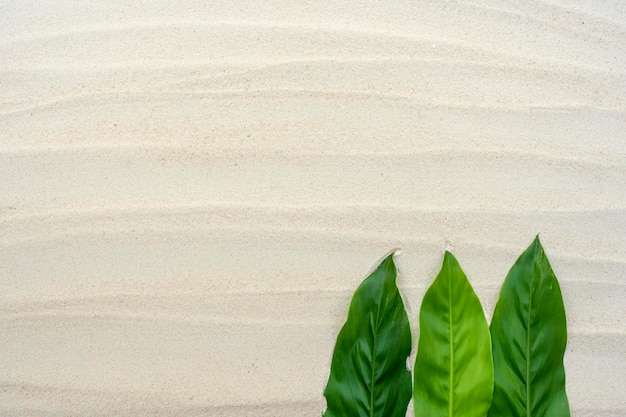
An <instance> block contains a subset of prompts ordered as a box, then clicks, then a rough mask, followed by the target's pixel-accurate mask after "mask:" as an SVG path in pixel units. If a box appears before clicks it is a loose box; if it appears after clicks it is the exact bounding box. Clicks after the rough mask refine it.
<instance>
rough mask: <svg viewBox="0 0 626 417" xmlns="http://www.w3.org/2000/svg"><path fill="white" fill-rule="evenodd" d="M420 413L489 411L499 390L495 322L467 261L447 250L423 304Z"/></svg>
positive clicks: (442, 416) (477, 415)
mask: <svg viewBox="0 0 626 417" xmlns="http://www.w3.org/2000/svg"><path fill="white" fill-rule="evenodd" d="M414 372H415V383H414V392H413V405H414V408H415V416H416V417H461V416H463V417H485V416H486V415H487V412H488V410H489V405H490V404H491V397H492V394H493V364H492V358H491V340H490V337H489V327H488V326H487V320H486V319H485V315H484V313H483V309H482V306H481V305H480V301H479V300H478V297H476V293H474V290H473V289H472V286H471V285H470V283H469V281H468V280H467V277H466V276H465V274H464V273H463V270H462V269H461V266H460V265H459V263H458V262H457V260H456V259H455V258H454V256H452V254H451V253H449V252H446V254H445V257H444V260H443V266H442V268H441V272H439V275H437V278H436V279H435V282H433V284H432V285H431V287H430V288H429V289H428V291H426V295H424V300H423V301H422V307H421V310H420V338H419V344H418V351H417V358H416V359H415V369H414Z"/></svg>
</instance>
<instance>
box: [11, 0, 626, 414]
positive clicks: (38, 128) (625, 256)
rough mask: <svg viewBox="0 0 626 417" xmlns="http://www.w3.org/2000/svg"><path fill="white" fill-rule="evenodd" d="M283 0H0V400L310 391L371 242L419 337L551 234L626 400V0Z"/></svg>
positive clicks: (580, 351)
mask: <svg viewBox="0 0 626 417" xmlns="http://www.w3.org/2000/svg"><path fill="white" fill-rule="evenodd" d="M294 3H296V2H289V1H284V0H269V1H258V2H233V1H194V0H191V1H182V0H179V1H158V2H156V1H155V2H127V1H121V0H109V1H97V2H85V1H70V0H65V1H54V0H50V1H45V2H40V1H0V290H1V291H0V385H1V389H0V416H6V417H18V416H63V417H70V416H133V417H142V416H154V415H159V416H171V417H174V416H219V417H231V416H232V417H244V416H250V417H252V416H254V417H264V416H267V417H270V416H271V417H294V416H311V417H313V416H319V415H320V413H321V412H322V411H323V410H324V407H325V403H324V398H323V396H322V391H323V389H324V386H325V384H326V380H327V378H328V372H329V366H330V360H331V354H332V349H333V346H334V341H335V338H336V336H337V333H338V331H339V329H340V327H341V325H342V324H343V321H344V320H345V317H346V313H347V307H348V304H349V302H350V297H351V296H352V293H353V291H354V289H355V288H356V287H357V285H358V284H359V283H360V281H361V280H362V279H363V278H364V277H365V276H366V274H367V273H368V271H369V270H371V268H373V267H374V266H375V265H376V263H377V262H378V260H380V259H381V258H382V257H383V256H384V255H385V254H387V253H388V252H389V251H391V250H398V253H397V256H396V261H397V264H398V268H399V272H400V276H399V279H398V284H399V286H400V287H401V291H402V294H403V297H404V299H405V301H406V305H407V309H408V312H409V315H410V319H411V323H412V330H413V337H414V340H415V341H417V337H418V334H419V333H418V329H417V322H418V320H417V315H418V312H419V305H420V303H421V299H422V296H423V294H424V291H425V289H426V288H427V287H428V285H430V283H431V282H432V280H433V279H434V277H435V275H436V273H437V271H438V269H439V267H440V263H441V260H442V255H443V252H444V250H445V249H451V250H453V251H454V253H455V255H456V256H457V258H458V259H459V261H460V262H461V264H462V266H463V267H464V269H465V271H466V273H467V275H468V277H469V279H470V281H471V282H472V284H473V286H474V288H475V290H476V292H477V294H478V296H479V297H480V299H481V301H482V302H483V306H484V309H485V312H486V314H487V316H488V318H489V319H490V317H491V314H492V312H493V308H494V306H495V302H496V299H497V296H498V291H499V289H500V286H501V284H502V282H503V280H504V277H505V275H506V273H507V271H508V269H509V268H510V267H511V265H512V264H513V262H514V261H515V259H516V257H517V256H518V255H519V254H520V253H521V252H522V251H523V250H524V249H525V248H526V246H527V245H528V244H530V242H531V241H532V239H533V238H534V236H535V234H537V233H540V234H541V239H542V242H543V244H544V246H545V248H546V251H547V254H548V256H549V258H550V260H551V261H552V265H553V268H554V270H555V271H556V274H557V276H558V277H559V279H560V282H561V286H562V290H563V297H564V300H565V306H566V310H567V319H568V330H569V341H568V347H567V352H566V356H565V366H566V373H567V391H568V395H569V399H570V404H571V408H572V415H573V416H574V417H592V416H593V417H609V416H610V417H618V416H619V417H625V416H626V396H625V395H624V392H625V391H626V384H625V382H624V381H626V362H625V361H624V359H625V358H626V185H625V184H626V162H625V161H626V7H625V5H626V3H625V2H623V1H619V0H613V1H611V0H607V1H599V0H589V1H586V0H580V1H576V2H572V1H565V0H539V1H524V2H519V1H512V0H504V1H499V2H487V1H485V0H475V1H473V0H470V1H462V2H457V1H419V2H418V1H406V2H405V1H391V2H379V3H362V2H358V1H356V0H345V1H337V2H332V3H333V5H332V6H327V7H320V6H318V5H316V3H315V2H308V3H307V2H298V3H297V4H294ZM410 413H411V411H410ZM408 415H411V414H408Z"/></svg>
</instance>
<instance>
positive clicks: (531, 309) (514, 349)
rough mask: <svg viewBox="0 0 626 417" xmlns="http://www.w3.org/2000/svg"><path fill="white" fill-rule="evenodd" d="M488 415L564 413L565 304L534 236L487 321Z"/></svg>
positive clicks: (563, 416)
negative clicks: (490, 386)
mask: <svg viewBox="0 0 626 417" xmlns="http://www.w3.org/2000/svg"><path fill="white" fill-rule="evenodd" d="M491 337H492V343H493V360H494V370H495V388H494V396H493V403H492V405H491V409H490V410H489V417H500V416H502V417H505V416H506V417H542V416H550V417H568V416H569V415H570V412H569V404H568V401H567V394H566V392H565V368H564V366H563V355H564V353H565V345H566V343H567V327H566V321H565V307H564V305H563V298H562V296H561V289H560V287H559V283H558V281H557V279H556V276H555V275H554V272H553V271H552V267H551V266H550V263H549V262H548V258H547V257H546V254H545V252H544V250H543V247H542V246H541V242H540V241H539V237H536V238H535V240H534V241H533V243H532V244H531V245H530V246H529V247H528V249H526V251H525V252H524V253H523V254H522V255H521V256H520V257H519V259H518V260H517V262H515V265H513V267H512V268H511V270H510V271H509V274H508V275H507V278H506V280H505V281H504V284H503V285H502V290H501V292H500V298H499V300H498V303H497V305H496V309H495V311H494V314H493V319H492V321H491Z"/></svg>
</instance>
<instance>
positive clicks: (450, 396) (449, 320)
mask: <svg viewBox="0 0 626 417" xmlns="http://www.w3.org/2000/svg"><path fill="white" fill-rule="evenodd" d="M447 266H448V332H449V337H450V381H449V394H448V395H449V397H448V416H449V417H452V410H453V409H454V407H453V405H452V404H453V403H452V401H453V394H454V389H453V385H452V384H453V383H454V348H453V343H454V339H453V334H452V333H453V332H452V274H451V273H450V260H448V265H447Z"/></svg>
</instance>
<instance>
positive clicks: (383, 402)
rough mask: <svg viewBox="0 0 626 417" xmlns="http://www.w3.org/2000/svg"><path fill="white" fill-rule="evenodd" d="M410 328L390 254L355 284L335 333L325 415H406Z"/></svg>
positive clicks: (408, 395) (409, 395) (372, 416)
mask: <svg viewBox="0 0 626 417" xmlns="http://www.w3.org/2000/svg"><path fill="white" fill-rule="evenodd" d="M410 351H411V330H410V328H409V320H408V317H407V315H406V311H405V310H404V304H403V302H402V299H401V298H400V293H399V292H398V288H397V287H396V267H395V265H394V264H393V258H392V255H389V256H388V257H387V258H386V259H385V260H384V261H383V262H382V263H381V264H380V266H379V267H378V268H377V269H376V270H375V271H374V272H373V273H372V274H371V275H370V276H369V277H367V278H366V279H365V280H364V281H363V283H362V284H361V285H360V286H359V288H358V289H357V290H356V292H355V294H354V297H353V298H352V302H351V304H350V310H349V312H348V319H347V321H346V323H345V324H344V326H343V328H342V329H341V331H340V332H339V336H338V337H337V343H336V345H335V351H334V353H333V360H332V365H331V369H330V378H329V379H328V384H327V386H326V390H325V391H324V396H325V397H326V403H327V407H328V408H327V410H326V412H325V413H324V417H374V416H376V417H405V415H406V409H407V406H408V403H409V400H410V399H411V374H410V372H409V371H408V370H407V368H406V360H407V357H408V356H409V354H410Z"/></svg>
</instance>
